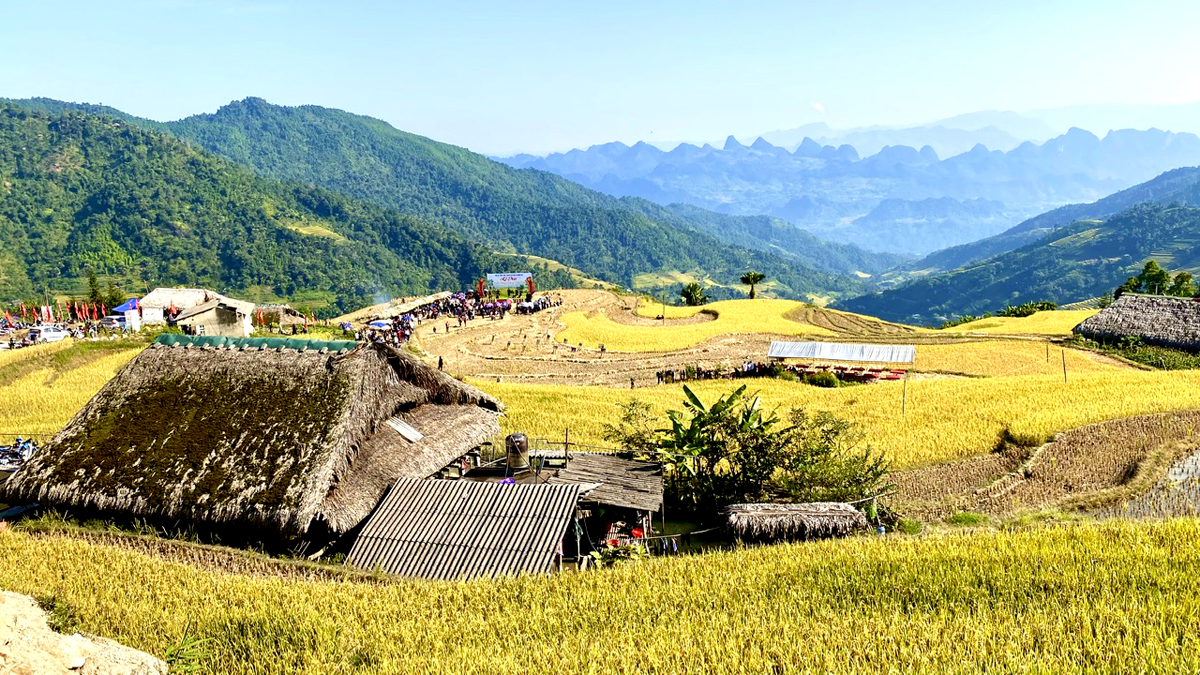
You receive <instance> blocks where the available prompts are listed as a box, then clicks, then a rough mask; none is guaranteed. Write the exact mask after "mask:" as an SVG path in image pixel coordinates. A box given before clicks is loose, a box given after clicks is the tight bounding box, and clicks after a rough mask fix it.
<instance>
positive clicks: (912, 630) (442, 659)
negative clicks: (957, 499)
mask: <svg viewBox="0 0 1200 675" xmlns="http://www.w3.org/2000/svg"><path fill="white" fill-rule="evenodd" d="M1198 566H1200V522H1197V521H1196V520H1191V519H1182V520H1173V521H1165V522H1156V523H1155V522H1152V523H1137V524H1135V523H1131V522H1120V521H1115V522H1114V521H1110V522H1107V523H1104V524H1085V525H1075V526H1069V527H1045V528H1036V529H1032V530H1025V531H1017V532H1007V533H1000V532H973V533H970V534H947V535H941V536H932V537H916V538H910V537H903V536H901V537H896V536H892V535H889V536H887V537H875V536H871V537H855V538H851V539H848V540H834V541H824V542H814V543H807V544H790V545H778V546H771V547H764V548H752V549H744V550H740V551H733V552H725V553H711V554H707V555H703V556H686V557H678V558H655V559H651V560H648V561H644V562H640V563H637V564H630V565H625V566H620V567H616V568H612V569H605V570H599V571H595V572H591V573H587V574H560V575H555V576H551V577H548V578H547V577H539V576H523V577H519V578H505V579H497V580H478V581H472V582H466V583H453V582H422V581H412V582H398V583H395V584H389V585H381V586H380V585H370V584H364V583H354V582H350V581H300V580H288V579H283V578H274V577H254V576H248V575H243V574H234V573H224V572H210V571H204V570H201V569H198V568H195V567H191V566H188V565H184V564H179V563H171V562H165V561H163V560H161V559H158V558H154V557H150V556H147V555H145V554H142V553H137V552H134V551H131V550H128V549H123V548H117V547H113V546H106V545H98V544H90V543H85V542H83V541H79V540H74V539H65V538H59V537H41V538H35V537H32V536H29V535H26V534H21V533H11V532H10V533H0V587H3V588H5V589H9V590H14V591H17V592H21V593H27V594H31V595H42V594H54V595H55V597H56V599H57V600H58V601H60V602H62V603H64V604H66V605H67V606H70V607H72V608H74V609H75V610H76V611H77V612H78V616H79V618H80V621H81V623H80V626H79V630H81V631H84V632H86V633H92V634H97V635H101V636H104V637H109V638H114V639H117V640H119V641H121V642H123V643H125V644H128V645H130V646H132V647H135V648H138V649H142V650H145V651H148V652H150V653H153V654H156V655H158V656H160V657H161V656H164V655H166V653H167V651H168V650H169V649H171V648H173V647H175V646H177V645H179V644H180V643H181V642H182V641H183V639H184V635H185V633H186V634H188V635H191V636H193V638H195V637H200V638H204V639H206V640H210V641H209V642H206V643H204V644H203V648H202V649H200V650H199V651H200V652H201V653H202V654H205V655H206V658H203V659H201V660H200V661H199V663H198V664H197V665H199V666H200V671H199V672H205V673H222V674H224V673H229V674H235V673H236V674H242V673H247V674H249V673H308V674H314V675H316V674H323V673H347V672H382V673H439V674H443V673H512V672H548V673H672V674H673V673H697V674H700V673H702V674H704V675H709V674H721V673H770V672H813V673H868V672H956V673H979V672H1016V671H1021V672H1080V673H1083V672H1112V673H1117V672H1122V673H1124V672H1143V671H1147V670H1151V671H1158V672H1172V673H1184V672H1196V671H1197V669H1200V576H1197V575H1196V574H1195V570H1196V569H1197V567H1198Z"/></svg>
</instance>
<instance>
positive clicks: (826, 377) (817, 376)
mask: <svg viewBox="0 0 1200 675" xmlns="http://www.w3.org/2000/svg"><path fill="white" fill-rule="evenodd" d="M804 382H805V383H806V384H811V385H812V386H814V387H826V388H829V389H835V388H837V387H839V386H841V384H842V381H841V380H839V379H838V378H837V375H834V374H833V373H831V372H829V371H827V370H823V371H821V372H818V373H813V374H812V375H805V376H804Z"/></svg>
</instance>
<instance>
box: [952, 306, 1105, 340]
mask: <svg viewBox="0 0 1200 675" xmlns="http://www.w3.org/2000/svg"><path fill="white" fill-rule="evenodd" d="M1098 311H1100V310H1098V309H1073V310H1057V311H1053V312H1038V313H1036V314H1032V315H1030V316H1024V317H1013V316H993V317H988V318H986V319H979V320H978V321H972V322H970V323H963V324H959V325H957V326H952V327H950V328H945V329H942V330H943V331H945V332H947V333H992V334H996V335H1070V334H1071V329H1072V328H1074V327H1075V326H1078V325H1079V323H1080V322H1081V321H1083V320H1084V319H1086V318H1088V317H1090V316H1092V315H1093V314H1095V313H1096V312H1098Z"/></svg>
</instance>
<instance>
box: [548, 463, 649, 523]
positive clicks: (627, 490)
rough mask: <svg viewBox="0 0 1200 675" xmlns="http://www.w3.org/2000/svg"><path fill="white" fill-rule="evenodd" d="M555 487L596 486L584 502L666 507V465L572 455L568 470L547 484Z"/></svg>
mask: <svg viewBox="0 0 1200 675" xmlns="http://www.w3.org/2000/svg"><path fill="white" fill-rule="evenodd" d="M546 482H547V483H549V484H551V485H569V484H578V485H583V484H588V483H591V484H596V483H599V486H598V487H596V488H594V489H592V490H590V491H588V493H587V495H586V496H584V497H582V498H581V499H582V500H583V501H590V502H597V503H600V504H611V505H613V506H622V507H626V508H630V509H637V510H638V511H657V510H659V508H661V507H662V500H663V482H662V465H661V464H658V463H656V462H638V461H634V460H631V459H622V458H620V457H616V456H613V455H605V454H600V453H582V452H581V453H576V454H573V455H571V459H570V460H569V461H567V466H566V467H565V468H562V469H559V470H558V472H557V473H555V474H554V475H552V476H551V477H550V478H549V479H547V481H546Z"/></svg>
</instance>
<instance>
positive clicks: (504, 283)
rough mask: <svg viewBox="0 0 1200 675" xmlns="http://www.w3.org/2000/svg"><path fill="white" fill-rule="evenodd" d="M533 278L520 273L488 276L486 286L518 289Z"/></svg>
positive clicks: (530, 275) (528, 274)
mask: <svg viewBox="0 0 1200 675" xmlns="http://www.w3.org/2000/svg"><path fill="white" fill-rule="evenodd" d="M532 277H533V275H532V274H530V273H529V272H521V273H519V274H489V275H487V280H488V286H491V287H492V288H520V287H522V286H524V285H525V284H526V283H528V281H527V280H528V279H531V278H532Z"/></svg>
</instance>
